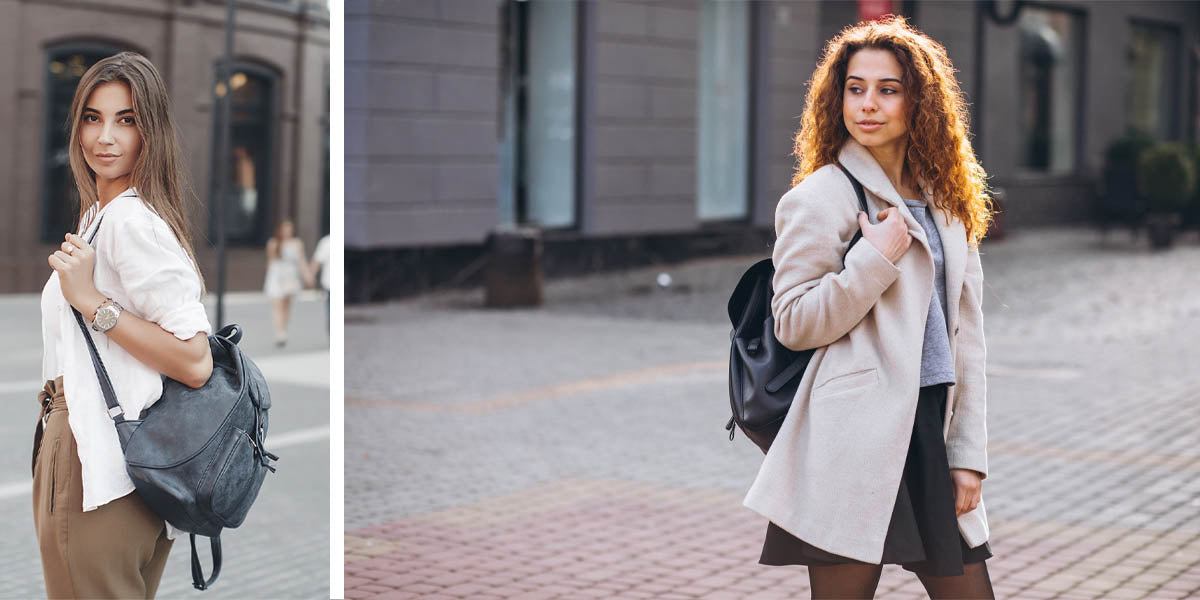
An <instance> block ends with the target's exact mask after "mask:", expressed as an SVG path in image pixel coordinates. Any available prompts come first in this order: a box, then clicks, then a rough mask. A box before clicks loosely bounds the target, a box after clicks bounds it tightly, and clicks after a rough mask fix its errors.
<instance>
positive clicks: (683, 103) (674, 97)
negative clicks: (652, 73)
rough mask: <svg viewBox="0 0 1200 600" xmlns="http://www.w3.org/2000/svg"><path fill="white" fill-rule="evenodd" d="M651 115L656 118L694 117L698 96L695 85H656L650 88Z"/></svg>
mask: <svg viewBox="0 0 1200 600" xmlns="http://www.w3.org/2000/svg"><path fill="white" fill-rule="evenodd" d="M651 97H652V98H653V100H652V103H653V112H652V114H653V116H654V118H656V119H695V118H696V104H697V102H699V98H698V97H697V95H696V88H695V87H678V86H671V87H667V86H662V85H656V86H654V87H653V88H652V91H651Z"/></svg>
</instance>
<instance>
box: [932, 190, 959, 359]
mask: <svg viewBox="0 0 1200 600" xmlns="http://www.w3.org/2000/svg"><path fill="white" fill-rule="evenodd" d="M925 201H926V202H927V203H929V210H930V212H932V213H933V222H934V224H935V225H936V226H937V230H938V236H939V237H941V238H942V260H943V261H944V264H945V268H946V312H947V313H948V314H947V315H946V325H947V326H948V327H950V328H951V329H950V335H951V337H950V340H951V341H952V342H953V341H954V328H955V327H957V326H958V301H959V299H960V298H961V297H962V288H963V276H964V274H965V272H966V268H967V230H966V227H964V226H963V224H962V221H959V220H958V218H956V217H954V216H953V215H949V214H948V213H946V212H945V211H943V210H942V209H940V208H938V207H937V206H934V205H933V202H932V198H929V197H928V196H926V198H925ZM947 216H949V217H950V223H949V224H947V223H946V217H947Z"/></svg>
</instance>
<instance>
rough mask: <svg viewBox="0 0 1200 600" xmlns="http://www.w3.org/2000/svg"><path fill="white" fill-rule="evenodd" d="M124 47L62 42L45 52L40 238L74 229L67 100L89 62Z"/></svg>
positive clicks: (76, 196) (75, 204) (55, 238)
mask: <svg viewBox="0 0 1200 600" xmlns="http://www.w3.org/2000/svg"><path fill="white" fill-rule="evenodd" d="M122 50H126V48H118V47H116V46H108V45H103V44H62V45H58V46H54V47H51V48H49V49H48V50H47V52H46V62H45V69H46V71H45V74H46V88H45V96H44V97H45V102H46V103H45V108H44V110H43V114H44V115H45V117H44V118H45V121H44V122H43V125H42V136H43V137H42V139H43V142H42V149H43V150H42V190H41V207H42V210H41V213H42V214H41V232H40V234H41V236H40V237H41V240H42V241H43V242H45V243H55V242H61V241H62V236H63V234H64V233H66V232H68V231H74V230H75V224H76V223H75V222H76V221H77V220H78V218H79V192H78V191H77V190H76V188H75V179H74V178H73V177H72V175H71V160H70V157H69V156H68V154H67V149H68V146H67V136H69V135H70V129H71V115H70V114H68V113H69V111H70V110H71V101H72V100H73V99H74V98H75V88H76V87H77V86H78V85H79V80H80V79H81V78H82V77H83V74H84V73H86V72H87V70H88V69H90V68H91V67H92V65H94V64H96V63H98V62H100V61H101V60H102V59H104V58H107V57H109V56H112V55H114V54H117V53H119V52H121V51H122Z"/></svg>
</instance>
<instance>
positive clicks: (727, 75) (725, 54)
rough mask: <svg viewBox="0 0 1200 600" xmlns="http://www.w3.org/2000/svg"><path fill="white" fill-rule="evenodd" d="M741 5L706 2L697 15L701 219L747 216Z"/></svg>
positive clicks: (745, 13) (745, 22)
mask: <svg viewBox="0 0 1200 600" xmlns="http://www.w3.org/2000/svg"><path fill="white" fill-rule="evenodd" d="M749 12H750V5H749V4H748V3H745V2H720V1H717V0H705V1H704V4H703V5H702V7H701V16H700V85H699V90H698V91H699V96H700V105H699V119H700V122H699V141H698V147H697V152H698V156H697V165H696V170H697V190H698V199H697V213H698V215H699V217H700V219H702V220H720V219H741V218H745V217H746V215H747V212H748V208H749V206H748V177H749V175H748V168H749V160H748V158H747V157H748V152H749V129H750V119H749V110H748V108H747V107H748V102H749V99H750V60H749V54H750V52H749V48H750V46H749V26H750V15H749Z"/></svg>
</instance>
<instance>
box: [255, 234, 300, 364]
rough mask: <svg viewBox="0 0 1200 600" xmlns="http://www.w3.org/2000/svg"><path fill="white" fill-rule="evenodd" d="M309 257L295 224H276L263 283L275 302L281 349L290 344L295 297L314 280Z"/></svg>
mask: <svg viewBox="0 0 1200 600" xmlns="http://www.w3.org/2000/svg"><path fill="white" fill-rule="evenodd" d="M305 256H306V255H305V253H304V242H303V241H302V240H301V239H300V238H298V237H296V228H295V225H293V224H292V221H291V220H290V219H283V220H282V221H280V222H279V225H277V226H276V227H275V235H273V236H271V239H269V240H267V276H266V280H265V281H264V283H263V292H264V293H265V294H266V295H267V298H268V299H270V301H271V320H272V322H273V323H274V324H275V345H276V346H278V347H280V348H282V347H283V346H284V344H286V343H287V334H288V320H289V319H290V317H291V308H292V298H294V297H295V296H296V294H298V293H300V290H301V289H303V287H304V285H305V284H306V283H307V282H311V281H312V275H311V274H310V273H309V270H308V262H307V261H306V260H305V259H304V257H305Z"/></svg>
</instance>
